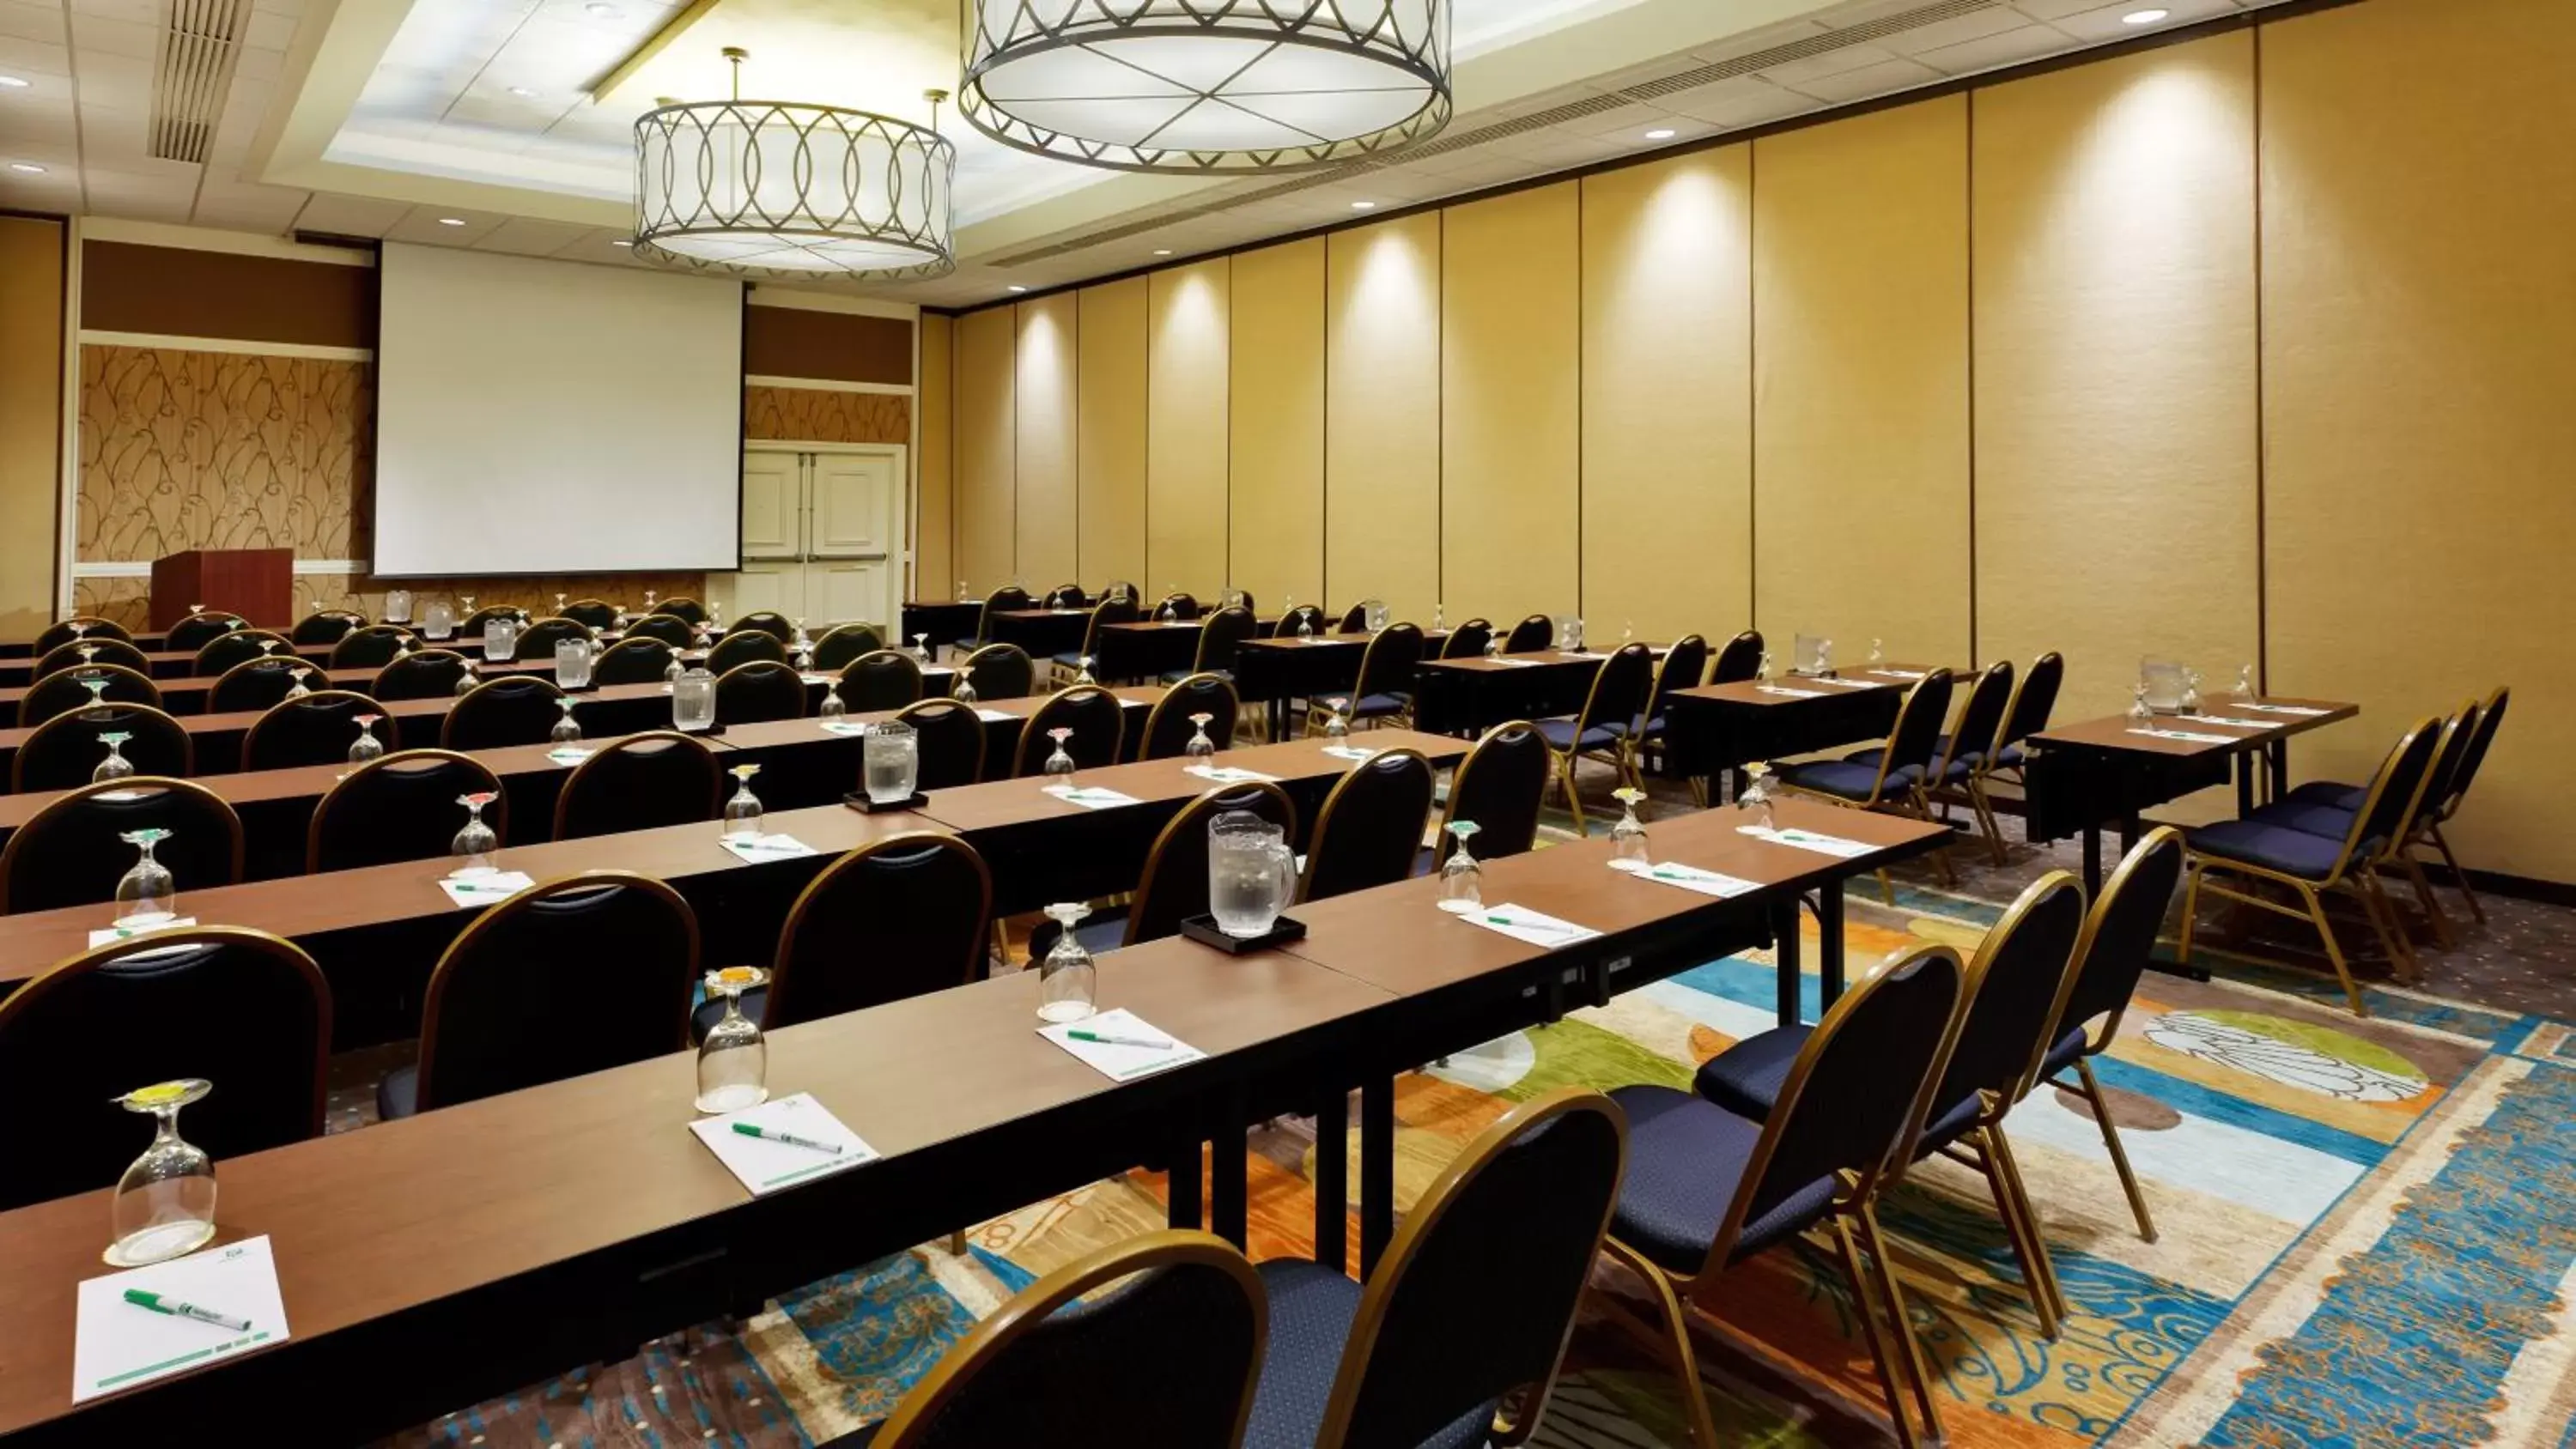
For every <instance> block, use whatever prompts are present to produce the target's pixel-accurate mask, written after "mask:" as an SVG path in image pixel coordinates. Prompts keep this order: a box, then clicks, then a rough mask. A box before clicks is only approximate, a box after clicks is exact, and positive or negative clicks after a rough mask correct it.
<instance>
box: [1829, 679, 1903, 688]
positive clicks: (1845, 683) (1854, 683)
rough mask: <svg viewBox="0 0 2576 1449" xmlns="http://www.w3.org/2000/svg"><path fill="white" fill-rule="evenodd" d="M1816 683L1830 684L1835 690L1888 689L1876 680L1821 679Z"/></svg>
mask: <svg viewBox="0 0 2576 1449" xmlns="http://www.w3.org/2000/svg"><path fill="white" fill-rule="evenodd" d="M1816 682H1817V683H1818V684H1830V685H1832V686H1833V687H1834V688H1836V689H1884V688H1886V687H1887V686H1885V685H1883V684H1880V683H1879V682H1878V681H1877V680H1875V679H1839V678H1837V679H1819V680H1817V681H1816Z"/></svg>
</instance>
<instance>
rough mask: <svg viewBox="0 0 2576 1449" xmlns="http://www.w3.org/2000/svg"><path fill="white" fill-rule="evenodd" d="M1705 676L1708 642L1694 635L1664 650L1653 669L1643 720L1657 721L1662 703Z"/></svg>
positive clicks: (1685, 635)
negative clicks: (1652, 681)
mask: <svg viewBox="0 0 2576 1449" xmlns="http://www.w3.org/2000/svg"><path fill="white" fill-rule="evenodd" d="M1707 676H1708V640H1707V639H1706V638H1705V637H1703V636H1701V635H1698V634H1684V635H1683V636H1682V637H1680V638H1679V639H1676V640H1674V641H1673V647H1672V648H1670V649H1667V650H1665V651H1664V662H1663V663H1661V664H1659V665H1657V666H1655V691H1654V694H1653V696H1652V698H1651V699H1650V700H1649V701H1648V703H1647V705H1646V717H1647V718H1648V719H1659V718H1661V717H1662V716H1663V713H1664V710H1665V708H1666V707H1667V706H1666V701H1668V700H1670V699H1671V698H1672V697H1673V691H1674V690H1677V689H1692V688H1696V687H1697V686H1698V684H1699V682H1700V681H1701V680H1702V679H1704V678H1706V677H1707Z"/></svg>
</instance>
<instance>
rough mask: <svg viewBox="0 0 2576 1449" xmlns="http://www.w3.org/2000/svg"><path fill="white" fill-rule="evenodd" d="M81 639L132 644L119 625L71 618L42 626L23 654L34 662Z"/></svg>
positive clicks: (87, 616) (78, 616) (93, 616)
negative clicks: (39, 632)
mask: <svg viewBox="0 0 2576 1449" xmlns="http://www.w3.org/2000/svg"><path fill="white" fill-rule="evenodd" d="M223 617H224V618H227V619H229V618H231V617H232V616H231V615H230V614H226V615H224V616H223ZM208 637H209V638H211V637H212V636H211V635H209V636H208ZM84 639H87V640H93V641H97V642H105V641H107V640H111V639H112V640H115V641H116V642H118V643H120V644H131V643H133V642H134V636H133V635H132V634H131V633H128V632H127V631H126V628H125V626H124V625H123V624H120V623H118V622H116V621H115V620H114V619H102V618H100V617H99V616H97V615H96V614H75V615H73V616H72V617H71V618H68V619H57V620H55V621H54V622H53V623H51V624H48V625H46V626H45V630H44V632H43V633H41V634H38V635H37V636H36V642H35V644H34V646H33V647H32V648H30V649H29V650H28V651H27V652H28V653H30V654H32V655H34V656H35V657H36V658H39V659H41V658H43V657H44V656H46V655H48V654H51V653H52V652H54V651H55V650H57V649H60V648H61V647H63V646H64V645H66V644H76V643H79V642H80V641H82V640H84ZM200 642H203V641H200ZM171 647H172V648H174V649H175V648H194V647H196V646H194V645H186V646H182V645H172V646H171Z"/></svg>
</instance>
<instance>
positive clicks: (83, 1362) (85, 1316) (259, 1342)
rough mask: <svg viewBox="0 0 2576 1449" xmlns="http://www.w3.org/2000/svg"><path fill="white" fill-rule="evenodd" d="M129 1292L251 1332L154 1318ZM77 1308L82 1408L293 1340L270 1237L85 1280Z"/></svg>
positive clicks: (75, 1365) (77, 1388) (75, 1354)
mask: <svg viewBox="0 0 2576 1449" xmlns="http://www.w3.org/2000/svg"><path fill="white" fill-rule="evenodd" d="M128 1288H134V1289H140V1290H142V1291H144V1292H147V1293H157V1294H159V1295H161V1296H162V1297H163V1298H164V1299H173V1300H178V1301H182V1302H187V1303H193V1304H196V1305H197V1306H198V1307H201V1308H205V1309H209V1310H211V1311H213V1312H216V1313H220V1314H223V1315H224V1316H225V1317H227V1318H238V1319H243V1320H245V1321H247V1322H248V1323H249V1324H250V1330H249V1331H248V1332H246V1333H244V1332H237V1331H235V1330H233V1329H229V1328H225V1327H223V1326H222V1325H220V1324H213V1323H203V1322H200V1321H198V1320H197V1319H194V1318H178V1317H173V1316H172V1315H170V1314H166V1313H155V1312H154V1311H152V1310H151V1309H149V1308H143V1307H139V1306H137V1305H135V1304H132V1303H128V1302H126V1301H125V1290H126V1289H128ZM77 1303H78V1306H77V1308H76V1309H75V1311H74V1322H73V1327H72V1402H73V1403H76V1404H77V1403H82V1402H85V1401H87V1400H90V1399H94V1398H97V1397H98V1396H99V1395H101V1394H109V1393H114V1392H116V1391H117V1390H119V1389H129V1388H132V1387H134V1386H135V1385H137V1384H146V1383H150V1382H151V1381H152V1380H154V1379H157V1378H162V1377H164V1376H166V1375H169V1374H175V1373H179V1372H181V1371H183V1370H186V1369H192V1368H195V1367H197V1366H199V1365H200V1364H207V1363H212V1362H214V1361H215V1360H217V1359H225V1358H231V1357H233V1356H234V1355H236V1354H240V1353H245V1352H248V1351H249V1350H251V1349H254V1348H265V1347H267V1346H268V1345H269V1344H272V1343H284V1342H285V1341H286V1338H287V1332H286V1302H285V1299H284V1298H283V1297H282V1296H280V1294H279V1292H278V1288H277V1262H276V1259H275V1258H274V1257H272V1256H271V1254H270V1251H269V1242H268V1239H267V1238H265V1237H258V1238H244V1239H242V1240H241V1241H240V1242H238V1243H226V1244H223V1245H222V1246H220V1247H213V1248H201V1249H199V1250H198V1251H196V1252H194V1253H191V1254H189V1255H188V1256H187V1257H184V1258H174V1259H172V1260H171V1261H169V1262H167V1263H155V1264H153V1265H152V1266H151V1267H149V1268H129V1269H127V1270H126V1271H124V1272H122V1273H110V1274H108V1275H106V1276H105V1277H101V1278H89V1279H84V1280H82V1282H81V1285H80V1292H79V1295H78V1299H77Z"/></svg>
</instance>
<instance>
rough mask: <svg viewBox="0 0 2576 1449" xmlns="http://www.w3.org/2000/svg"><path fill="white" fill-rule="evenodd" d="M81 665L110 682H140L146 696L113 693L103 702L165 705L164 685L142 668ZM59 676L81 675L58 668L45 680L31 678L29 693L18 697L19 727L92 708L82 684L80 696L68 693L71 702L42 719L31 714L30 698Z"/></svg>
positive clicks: (87, 670)
mask: <svg viewBox="0 0 2576 1449" xmlns="http://www.w3.org/2000/svg"><path fill="white" fill-rule="evenodd" d="M80 668H81V671H82V672H83V673H89V672H91V671H96V673H97V675H99V676H104V677H105V678H106V679H107V680H108V681H109V682H110V683H111V684H113V683H114V682H115V681H117V680H119V679H125V680H129V681H131V682H132V683H134V684H136V685H140V686H141V687H142V689H143V694H144V697H143V698H141V699H118V698H115V697H114V696H112V695H111V696H107V697H105V698H103V699H102V700H101V701H100V702H101V703H104V704H139V705H146V706H149V707H150V708H153V709H161V708H162V704H161V686H160V685H159V684H158V683H156V682H154V680H153V678H152V676H150V675H148V674H145V673H144V672H143V671H141V670H139V669H129V668H127V667H126V666H124V665H122V664H84V665H82V666H80ZM58 676H61V677H70V678H78V677H79V676H78V675H75V674H73V673H72V671H70V670H59V671H57V672H56V673H55V674H48V675H46V676H45V677H44V678H43V679H38V680H33V681H31V682H30V683H29V684H28V686H27V692H26V693H25V694H23V695H20V696H19V697H18V725H19V727H20V728H22V729H32V728H34V727H35V726H37V725H42V724H51V723H53V722H54V721H55V720H56V719H58V718H60V717H61V716H63V715H67V714H77V713H79V712H80V711H82V710H85V709H87V708H89V691H88V689H87V688H86V687H85V686H81V687H78V688H79V692H80V697H79V698H77V699H72V698H71V697H70V695H69V693H68V692H66V693H65V698H66V699H67V700H69V702H68V703H66V704H65V705H64V706H63V707H62V708H60V709H58V710H55V711H54V712H53V713H52V714H49V715H45V716H43V717H41V718H34V717H32V716H33V715H34V711H32V710H30V709H29V708H28V707H27V704H28V701H30V700H32V699H34V698H35V697H36V691H38V690H40V689H43V688H44V687H45V686H46V685H47V684H48V683H49V682H50V681H52V680H53V679H55V678H56V677H58ZM164 712H165V713H166V712H167V711H166V710H165V711H164Z"/></svg>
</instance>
